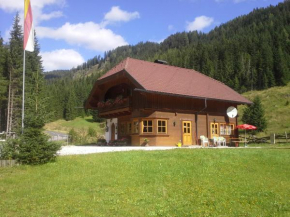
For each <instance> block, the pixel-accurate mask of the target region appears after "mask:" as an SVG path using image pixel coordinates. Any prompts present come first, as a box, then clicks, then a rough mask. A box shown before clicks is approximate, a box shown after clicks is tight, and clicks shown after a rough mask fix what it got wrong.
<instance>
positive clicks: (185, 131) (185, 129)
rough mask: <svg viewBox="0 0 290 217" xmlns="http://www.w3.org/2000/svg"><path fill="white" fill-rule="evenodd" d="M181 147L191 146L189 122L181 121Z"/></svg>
mask: <svg viewBox="0 0 290 217" xmlns="http://www.w3.org/2000/svg"><path fill="white" fill-rule="evenodd" d="M182 135H183V136H182V138H183V145H192V132H191V121H182Z"/></svg>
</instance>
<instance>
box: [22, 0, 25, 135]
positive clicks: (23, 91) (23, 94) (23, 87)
mask: <svg viewBox="0 0 290 217" xmlns="http://www.w3.org/2000/svg"><path fill="white" fill-rule="evenodd" d="M24 35H25V0H24V19H23V45H24V44H25V39H24V38H25V36H24ZM22 82H23V83H22V118H21V133H22V134H23V131H24V100H25V98H24V96H25V47H24V46H23V76H22Z"/></svg>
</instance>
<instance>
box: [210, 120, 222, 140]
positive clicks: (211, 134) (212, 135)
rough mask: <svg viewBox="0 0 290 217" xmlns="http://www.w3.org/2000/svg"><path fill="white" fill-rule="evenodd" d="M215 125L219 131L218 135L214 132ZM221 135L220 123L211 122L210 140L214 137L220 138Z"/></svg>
mask: <svg viewBox="0 0 290 217" xmlns="http://www.w3.org/2000/svg"><path fill="white" fill-rule="evenodd" d="M213 125H214V126H216V129H217V133H216V134H215V133H213V132H212V129H213V128H212V126H213ZM219 135H220V132H219V123H215V122H211V123H210V138H211V139H213V137H219Z"/></svg>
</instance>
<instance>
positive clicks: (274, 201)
mask: <svg viewBox="0 0 290 217" xmlns="http://www.w3.org/2000/svg"><path fill="white" fill-rule="evenodd" d="M0 198H1V200H0V210H1V212H0V213H1V214H0V215H1V216H13V217H14V216H290V151H289V149H175V150H169V151H148V152H145V151H131V152H115V153H103V154H92V155H84V156H66V157H59V158H58V160H57V162H55V163H49V164H46V165H42V166H19V167H14V168H0Z"/></svg>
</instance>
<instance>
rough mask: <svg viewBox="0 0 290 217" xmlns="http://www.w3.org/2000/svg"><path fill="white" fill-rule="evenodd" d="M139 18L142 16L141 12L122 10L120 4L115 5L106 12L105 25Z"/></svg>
mask: <svg viewBox="0 0 290 217" xmlns="http://www.w3.org/2000/svg"><path fill="white" fill-rule="evenodd" d="M137 18H140V14H139V12H137V11H135V12H127V11H123V10H121V9H120V8H119V6H113V7H112V8H111V10H110V11H109V12H108V13H106V14H105V17H104V22H103V25H104V26H106V25H107V24H110V23H116V22H128V21H130V20H133V19H137Z"/></svg>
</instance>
